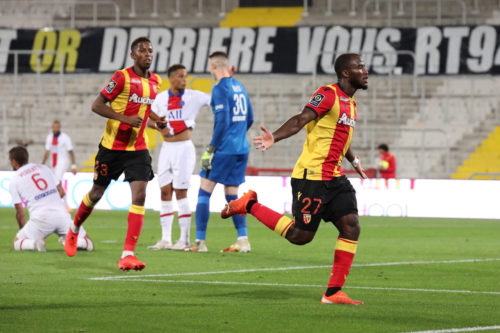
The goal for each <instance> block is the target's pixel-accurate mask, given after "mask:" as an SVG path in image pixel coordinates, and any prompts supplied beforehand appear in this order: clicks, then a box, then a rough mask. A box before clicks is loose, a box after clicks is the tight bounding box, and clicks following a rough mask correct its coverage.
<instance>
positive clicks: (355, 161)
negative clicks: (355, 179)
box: [345, 146, 368, 179]
mask: <svg viewBox="0 0 500 333" xmlns="http://www.w3.org/2000/svg"><path fill="white" fill-rule="evenodd" d="M345 157H346V158H347V160H348V161H349V162H351V165H352V166H353V168H354V169H355V170H356V172H357V173H358V174H359V175H360V176H361V178H363V179H366V178H368V177H367V176H366V174H365V170H364V169H363V167H362V166H361V158H360V157H359V156H355V155H354V153H353V152H352V150H351V147H350V146H349V149H347V153H346V154H345Z"/></svg>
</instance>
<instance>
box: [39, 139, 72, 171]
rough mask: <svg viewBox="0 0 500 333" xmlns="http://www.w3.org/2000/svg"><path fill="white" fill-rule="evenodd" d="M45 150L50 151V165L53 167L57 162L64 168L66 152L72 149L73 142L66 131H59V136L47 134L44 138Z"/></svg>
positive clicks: (66, 159)
mask: <svg viewBox="0 0 500 333" xmlns="http://www.w3.org/2000/svg"><path fill="white" fill-rule="evenodd" d="M45 150H48V151H50V152H51V160H50V166H51V167H53V168H55V167H56V166H57V165H58V164H62V165H64V166H65V168H66V169H67V168H68V166H69V153H68V152H69V151H71V150H73V143H72V142H71V139H70V138H69V136H68V135H66V133H64V132H61V133H60V134H59V136H54V134H53V133H50V134H49V135H47V139H46V140H45ZM65 171H66V170H65Z"/></svg>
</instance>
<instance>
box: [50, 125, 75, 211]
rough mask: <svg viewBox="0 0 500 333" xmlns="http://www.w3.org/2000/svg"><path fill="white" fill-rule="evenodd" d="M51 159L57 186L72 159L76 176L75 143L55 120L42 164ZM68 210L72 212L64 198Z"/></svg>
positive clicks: (73, 171)
mask: <svg viewBox="0 0 500 333" xmlns="http://www.w3.org/2000/svg"><path fill="white" fill-rule="evenodd" d="M49 156H51V158H50V167H51V168H52V171H53V172H54V175H55V176H56V184H59V183H61V184H62V179H63V177H64V173H65V172H66V171H68V168H69V165H70V159H71V172H72V173H73V174H74V175H75V174H76V172H77V167H76V164H75V153H74V152H73V143H72V142H71V139H70V137H69V136H68V135H67V134H66V133H64V132H61V123H60V122H59V121H58V120H55V121H54V122H53V123H52V133H51V134H49V135H47V139H46V140H45V154H44V155H43V159H42V164H45V162H46V161H47V159H48V158H49ZM62 200H63V202H64V205H65V207H66V209H67V210H68V211H69V212H70V211H71V208H69V206H68V203H67V202H66V198H65V197H62Z"/></svg>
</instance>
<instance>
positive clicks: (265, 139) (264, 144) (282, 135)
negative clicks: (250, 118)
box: [253, 107, 317, 151]
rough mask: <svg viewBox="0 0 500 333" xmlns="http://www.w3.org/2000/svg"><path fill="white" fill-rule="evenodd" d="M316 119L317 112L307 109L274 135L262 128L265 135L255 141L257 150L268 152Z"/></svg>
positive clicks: (288, 121)
mask: <svg viewBox="0 0 500 333" xmlns="http://www.w3.org/2000/svg"><path fill="white" fill-rule="evenodd" d="M316 117H317V114H316V112H314V111H312V110H311V109H309V108H307V107H306V108H304V109H303V110H302V112H300V113H299V114H297V115H295V116H293V117H291V118H290V119H288V120H287V121H285V122H284V123H283V125H281V126H280V127H279V128H278V129H277V130H276V131H274V133H271V132H269V131H268V130H267V129H266V128H265V127H264V126H260V129H261V130H262V131H263V132H264V133H263V134H262V135H260V136H257V137H255V138H254V139H253V144H254V145H255V149H261V148H262V151H266V150H267V149H269V148H271V146H272V145H273V144H274V143H275V142H278V141H281V140H283V139H286V138H289V137H291V136H293V135H295V134H297V133H298V132H299V131H300V130H301V129H302V128H303V127H304V126H306V124H307V123H309V122H311V121H313V120H314V119H316Z"/></svg>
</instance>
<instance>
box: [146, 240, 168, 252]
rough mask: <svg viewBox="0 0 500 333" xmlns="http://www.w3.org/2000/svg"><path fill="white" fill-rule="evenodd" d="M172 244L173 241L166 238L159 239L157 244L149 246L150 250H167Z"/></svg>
mask: <svg viewBox="0 0 500 333" xmlns="http://www.w3.org/2000/svg"><path fill="white" fill-rule="evenodd" d="M171 246H172V243H171V242H169V241H166V240H163V239H162V240H159V241H158V243H156V244H155V245H151V246H148V250H166V249H168V248H170V247H171Z"/></svg>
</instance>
